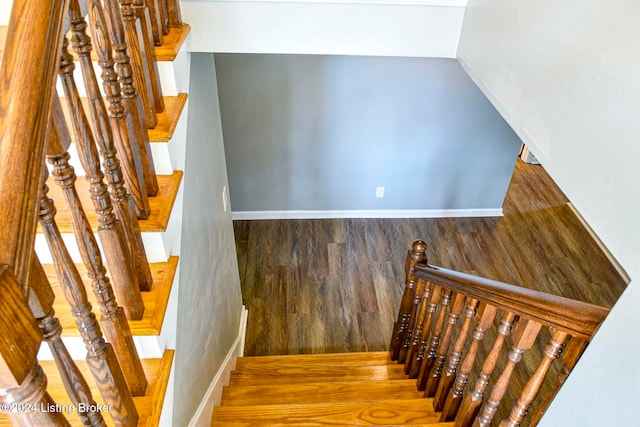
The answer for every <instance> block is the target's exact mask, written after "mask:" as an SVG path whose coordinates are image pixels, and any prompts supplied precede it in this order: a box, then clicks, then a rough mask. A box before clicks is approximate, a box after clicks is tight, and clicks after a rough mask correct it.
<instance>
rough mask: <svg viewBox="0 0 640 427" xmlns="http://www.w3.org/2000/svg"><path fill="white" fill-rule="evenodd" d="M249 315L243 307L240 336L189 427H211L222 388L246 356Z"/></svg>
mask: <svg viewBox="0 0 640 427" xmlns="http://www.w3.org/2000/svg"><path fill="white" fill-rule="evenodd" d="M248 313H249V312H248V311H247V309H246V308H245V307H244V306H243V307H242V315H241V317H240V328H239V330H238V336H237V337H236V340H235V341H234V343H233V345H232V346H231V348H230V349H229V352H228V353H227V356H226V357H225V358H224V361H223V362H222V366H220V369H218V372H217V373H216V376H215V377H214V378H213V381H211V384H210V385H209V388H208V389H207V392H206V393H205V395H204V398H203V399H202V401H201V402H200V405H198V409H197V410H196V412H195V414H193V417H191V421H189V427H204V426H210V425H211V417H212V415H213V408H214V407H215V406H216V405H219V404H220V399H221V397H222V388H223V387H224V386H225V385H226V384H228V383H229V377H230V375H231V371H233V370H234V369H235V367H236V359H237V358H238V357H240V356H242V355H243V354H244V339H245V335H246V332H247V317H248Z"/></svg>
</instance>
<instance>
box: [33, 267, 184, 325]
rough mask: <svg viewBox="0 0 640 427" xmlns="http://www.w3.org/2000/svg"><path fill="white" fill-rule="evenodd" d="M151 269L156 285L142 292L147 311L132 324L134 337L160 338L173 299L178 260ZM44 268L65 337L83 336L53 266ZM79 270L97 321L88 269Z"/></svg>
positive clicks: (97, 314) (81, 268)
mask: <svg viewBox="0 0 640 427" xmlns="http://www.w3.org/2000/svg"><path fill="white" fill-rule="evenodd" d="M150 266H151V276H152V277H153V284H152V285H151V290H149V291H145V292H142V301H143V302H144V309H145V310H144V315H143V316H142V319H140V320H130V321H129V326H130V328H131V333H132V334H133V335H134V336H144V335H152V336H156V335H160V331H161V329H162V323H163V321H164V317H165V314H166V311H167V305H168V303H169V296H170V295H171V288H172V286H173V282H174V278H175V274H176V271H177V269H178V257H177V256H172V257H170V258H169V260H168V261H167V262H161V263H151V264H150ZM43 267H44V269H45V272H46V274H47V277H48V278H49V281H50V283H51V286H52V288H53V291H54V293H55V295H56V299H55V301H54V303H53V308H54V310H55V312H56V316H57V317H58V319H59V320H60V324H61V325H62V336H65V337H77V336H80V333H79V332H78V329H77V327H76V324H75V320H74V318H73V315H72V314H71V309H70V307H69V304H68V303H67V301H66V300H65V298H64V296H63V293H62V290H61V289H60V284H59V282H58V278H57V276H56V272H55V268H54V266H53V265H51V264H45V265H43ZM76 267H77V268H78V271H79V272H80V276H81V277H82V278H83V280H84V282H85V284H86V286H87V296H88V297H89V302H90V303H91V306H92V308H93V312H94V313H96V316H97V317H98V318H100V315H99V314H100V312H99V310H98V305H97V303H96V298H95V295H94V294H93V292H91V289H90V287H89V286H90V285H89V280H88V279H87V269H86V268H85V266H84V265H83V264H77V265H76Z"/></svg>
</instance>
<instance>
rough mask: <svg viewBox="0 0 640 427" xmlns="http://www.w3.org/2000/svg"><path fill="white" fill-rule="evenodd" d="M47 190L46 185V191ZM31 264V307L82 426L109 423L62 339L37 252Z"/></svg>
mask: <svg viewBox="0 0 640 427" xmlns="http://www.w3.org/2000/svg"><path fill="white" fill-rule="evenodd" d="M46 190H47V189H46V185H45V189H44V191H46ZM54 258H55V255H54ZM30 265H31V267H30V268H29V289H30V292H29V308H30V309H31V312H32V313H33V316H34V317H35V318H36V320H37V321H38V327H39V328H40V331H42V335H43V338H44V340H45V341H46V342H47V344H48V346H49V349H50V350H51V354H52V355H53V359H54V360H55V362H56V366H57V368H58V372H59V373H60V376H61V377H62V383H63V384H64V387H65V390H66V391H67V394H68V395H69V398H70V399H71V402H72V403H73V405H74V406H75V408H76V411H77V413H78V416H79V417H80V420H81V421H82V425H85V426H100V427H102V426H106V423H105V420H104V418H103V417H102V415H101V414H100V412H98V411H96V410H94V408H95V407H96V406H95V405H96V402H95V400H93V397H92V396H91V390H90V389H89V385H88V384H87V381H86V380H85V379H84V377H83V376H82V374H81V373H80V370H79V369H78V366H77V365H76V363H75V362H74V361H73V358H72V357H71V355H70V354H69V351H68V350H67V347H66V346H65V344H64V343H63V342H62V338H61V336H60V334H61V332H62V326H60V321H59V320H58V318H57V317H56V316H55V310H54V309H53V301H54V299H55V295H54V293H53V289H51V284H50V283H49V279H47V275H46V274H45V272H44V270H43V269H42V265H41V264H40V261H39V260H38V259H37V257H36V256H35V253H34V255H33V257H32V261H31V264H30Z"/></svg>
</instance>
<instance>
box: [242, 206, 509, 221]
mask: <svg viewBox="0 0 640 427" xmlns="http://www.w3.org/2000/svg"><path fill="white" fill-rule="evenodd" d="M502 215H503V214H502V208H497V209H406V210H403V209H386V210H336V211H240V212H233V214H232V217H233V219H235V220H247V219H330V218H454V217H455V218H458V217H493V216H502Z"/></svg>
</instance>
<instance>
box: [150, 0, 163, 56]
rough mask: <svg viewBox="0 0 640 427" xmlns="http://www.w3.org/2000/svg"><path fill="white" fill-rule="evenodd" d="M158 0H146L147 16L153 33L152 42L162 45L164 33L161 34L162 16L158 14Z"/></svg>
mask: <svg viewBox="0 0 640 427" xmlns="http://www.w3.org/2000/svg"><path fill="white" fill-rule="evenodd" d="M159 1H160V0H147V6H148V7H149V18H150V21H151V32H152V34H153V44H154V45H156V46H162V44H163V43H164V34H162V17H161V16H160V13H161V12H162V8H161V7H160V4H159Z"/></svg>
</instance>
